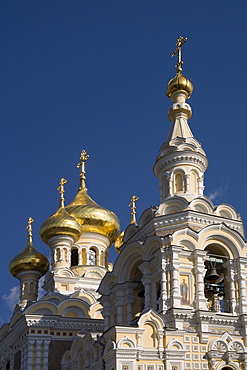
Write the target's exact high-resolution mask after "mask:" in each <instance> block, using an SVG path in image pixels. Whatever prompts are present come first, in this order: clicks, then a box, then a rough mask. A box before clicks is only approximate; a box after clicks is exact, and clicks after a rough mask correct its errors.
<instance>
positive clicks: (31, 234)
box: [26, 217, 34, 241]
mask: <svg viewBox="0 0 247 370" xmlns="http://www.w3.org/2000/svg"><path fill="white" fill-rule="evenodd" d="M33 222H34V219H32V217H29V219H28V221H27V226H26V229H27V232H28V240H29V241H32V236H33V230H32V223H33Z"/></svg>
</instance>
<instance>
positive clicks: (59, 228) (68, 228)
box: [39, 207, 82, 243]
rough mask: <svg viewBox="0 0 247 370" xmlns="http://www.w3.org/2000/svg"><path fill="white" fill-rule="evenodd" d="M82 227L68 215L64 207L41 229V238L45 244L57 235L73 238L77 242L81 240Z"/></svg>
mask: <svg viewBox="0 0 247 370" xmlns="http://www.w3.org/2000/svg"><path fill="white" fill-rule="evenodd" d="M81 232H82V227H81V225H80V224H79V222H78V221H77V220H76V219H75V218H74V217H72V216H70V215H69V214H68V212H67V211H66V210H65V208H64V207H60V208H59V209H58V211H57V212H56V213H54V214H53V215H51V216H50V217H49V218H48V219H47V220H46V221H45V222H44V223H43V225H42V226H41V228H40V232H39V233H40V237H41V239H42V240H43V242H44V243H47V241H48V240H49V239H50V238H51V237H52V236H56V235H68V236H72V238H73V239H74V241H75V242H77V240H78V239H79V237H80V235H81Z"/></svg>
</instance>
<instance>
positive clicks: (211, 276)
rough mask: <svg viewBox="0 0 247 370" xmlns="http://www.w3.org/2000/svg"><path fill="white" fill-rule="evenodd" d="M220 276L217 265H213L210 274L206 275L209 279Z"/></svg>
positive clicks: (213, 279) (215, 278) (212, 279)
mask: <svg viewBox="0 0 247 370" xmlns="http://www.w3.org/2000/svg"><path fill="white" fill-rule="evenodd" d="M218 278H219V274H218V273H217V270H216V268H215V267H213V266H212V267H211V269H210V270H209V273H208V276H206V279H207V280H208V281H215V280H217V279H218Z"/></svg>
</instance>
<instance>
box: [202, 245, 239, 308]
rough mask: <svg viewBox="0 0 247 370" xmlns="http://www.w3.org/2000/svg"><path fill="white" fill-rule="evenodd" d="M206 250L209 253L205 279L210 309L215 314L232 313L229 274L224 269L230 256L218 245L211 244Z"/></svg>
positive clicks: (206, 295)
mask: <svg viewBox="0 0 247 370" xmlns="http://www.w3.org/2000/svg"><path fill="white" fill-rule="evenodd" d="M205 250H206V251H208V256H207V260H206V262H205V267H206V269H207V272H206V275H205V278H204V286H205V297H206V298H207V299H208V309H209V311H214V312H232V308H231V302H230V296H229V292H230V289H229V279H227V275H228V273H229V272H228V271H227V269H226V268H225V267H224V263H225V262H227V261H228V260H229V255H228V254H227V252H226V250H224V249H223V248H222V247H221V246H220V245H217V244H210V245H208V246H207V247H206V249H205Z"/></svg>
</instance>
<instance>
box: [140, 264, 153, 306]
mask: <svg viewBox="0 0 247 370" xmlns="http://www.w3.org/2000/svg"><path fill="white" fill-rule="evenodd" d="M139 269H140V270H141V272H142V275H143V278H142V279H141V281H142V284H143V286H144V288H145V306H144V311H149V310H150V308H151V274H150V265H149V262H143V263H142V264H141V265H140V266H139Z"/></svg>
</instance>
